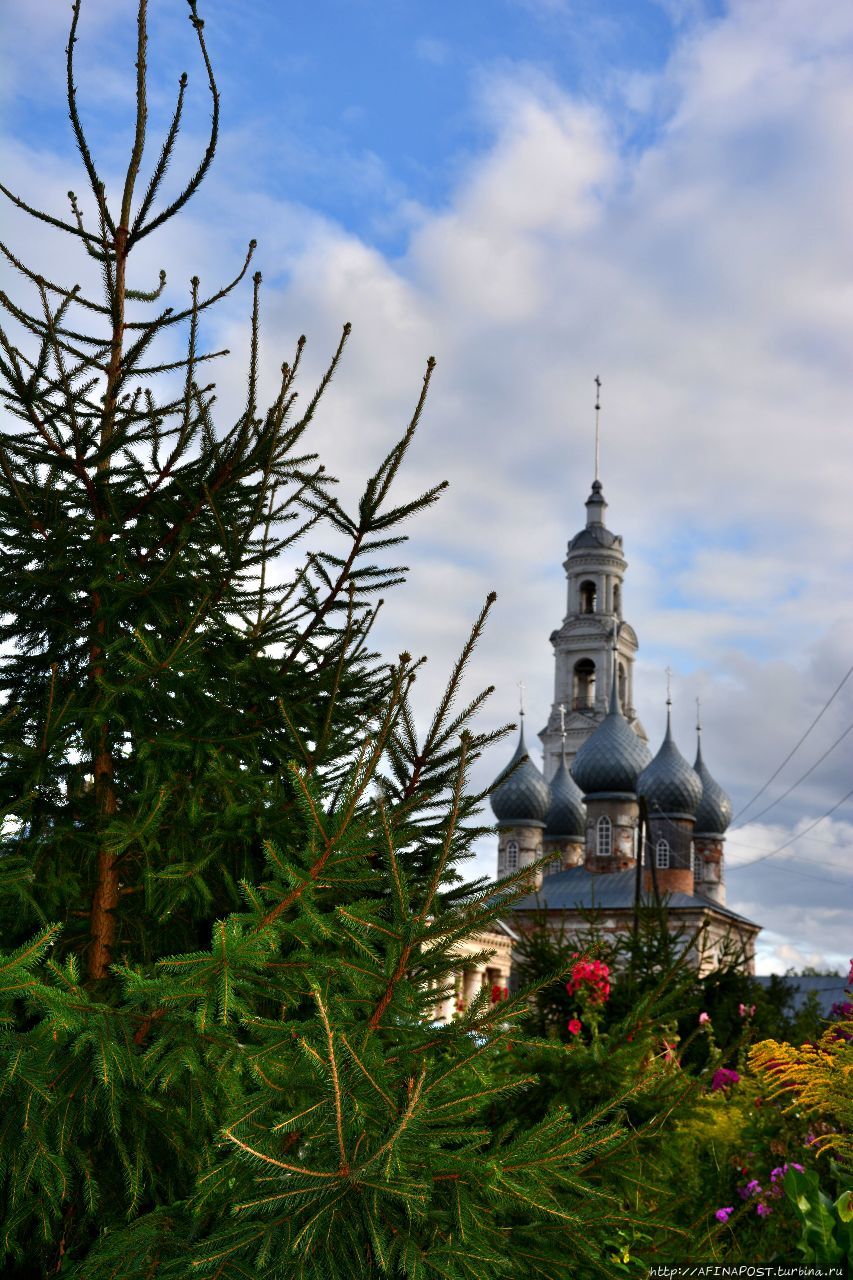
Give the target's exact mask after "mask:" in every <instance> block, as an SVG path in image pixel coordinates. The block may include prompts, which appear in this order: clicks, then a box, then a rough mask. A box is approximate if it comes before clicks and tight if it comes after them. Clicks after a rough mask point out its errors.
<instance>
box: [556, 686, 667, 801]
mask: <svg viewBox="0 0 853 1280" xmlns="http://www.w3.org/2000/svg"><path fill="white" fill-rule="evenodd" d="M651 758H652V753H651V752H650V751H649V749H648V747H647V746H646V744H645V742H643V740H642V738H638V737H637V735H636V733H635V732H634V730H633V729H632V728H631V726H630V725H629V724H628V721H627V720H626V719H625V717H624V716H623V715H622V712H621V711H620V709H619V694H618V692H617V690H616V663H615V662H614V664H613V687H612V689H611V692H610V711H609V712H608V714H607V715H606V716H605V717H604V719H603V720H602V722H601V724H600V725H599V726H598V728H597V729H596V731H595V733H593V734H591V735H590V737H588V738H587V740H586V742H585V743H584V744H583V746H582V747H581V748H580V750H579V751H578V753H577V755H576V756H575V758H574V760H573V762H572V777H573V778H574V780H575V782H576V783H577V784H578V786H579V787H580V789H581V791H582V792H583V793H584V795H586V796H590V795H601V794H607V793H611V794H612V793H614V792H615V793H617V794H619V793H623V794H627V795H634V794H635V793H636V787H637V778H638V777H639V776H640V774H641V773H642V772H643V770H644V769H645V767H646V765H647V764H648V763H649V762H650V760H651Z"/></svg>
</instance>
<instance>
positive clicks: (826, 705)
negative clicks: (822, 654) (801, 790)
mask: <svg viewBox="0 0 853 1280" xmlns="http://www.w3.org/2000/svg"><path fill="white" fill-rule="evenodd" d="M851 675H853V667H849V668H848V670H847V674H846V675H845V676H844V677H843V679H842V680H841V683H840V684H838V685H837V686H836V688H835V690H834V692H833V693H832V694H831V695H830V696H829V698H828V699H827V700H826V702H825V703H824V704H823V706H822V707H821V709H820V711H819V712H818V713H817V715H816V716H815V718H814V720H812V722H811V724H810V725H809V727H808V729H806V731H805V733H804V734H803V736H802V737H801V738H800V739H799V741H798V742H796V743H795V744H794V746H793V747H792V748H791V750H790V751H789V752H788V754H787V755H786V756H785V759H784V760H783V761H782V763H781V764H780V765H779V768H778V769H777V770H776V772H775V773H773V774H771V775H770V777H769V778H768V779H767V781H766V782H765V784H764V786H763V787H761V788H760V789H759V790H758V791H756V793H755V795H754V796H753V797H752V799H751V800H748V801H747V803H746V804H745V805H744V806H743V808H742V809H739V810H738V812H737V813H736V814H735V816H734V818H733V819H732V822H736V821H737V819H738V818H739V817H740V816H741V814H743V813H746V811H747V809H749V808H750V806H751V805H753V804H754V803H755V801H756V800H757V799H758V797H759V796H763V795H764V792H765V791H766V790H767V788H768V787H769V786H770V783H771V782H774V781H775V779H776V778H778V777H779V774H780V773H781V772H782V770H783V769H784V768H785V765H786V764H787V763H788V761H789V760H790V759H791V757H792V756H793V755H795V754H796V752H797V751H799V749H800V747H801V746H802V745H803V743H804V742H805V740H806V738H807V737H808V736H809V734H810V733H811V731H812V729H813V728H814V727H815V725H816V724H817V722H818V721H819V720H820V718H821V717H822V716H823V714H824V712H826V711H827V710H828V709H829V707H831V706H832V703H833V702H834V701H835V699H836V698H837V697H838V695H839V693H840V692H841V690H842V689H843V688H844V686H845V684H846V683H847V681H848V680H849V679H850V677H851Z"/></svg>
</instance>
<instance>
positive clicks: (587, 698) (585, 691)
mask: <svg viewBox="0 0 853 1280" xmlns="http://www.w3.org/2000/svg"><path fill="white" fill-rule="evenodd" d="M594 707H595V663H594V662H593V660H592V658H581V659H580V661H579V662H576V663H575V669H574V674H573V678H572V710H573V711H592V710H593V709H594Z"/></svg>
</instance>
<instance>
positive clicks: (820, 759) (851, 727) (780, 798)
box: [741, 667, 853, 826]
mask: <svg viewBox="0 0 853 1280" xmlns="http://www.w3.org/2000/svg"><path fill="white" fill-rule="evenodd" d="M851 670H853V667H851ZM848 674H849V672H848ZM845 679H846V676H845ZM839 687H840V686H839ZM828 705H829V704H828V703H827V706H828ZM825 710H826V707H824V711H825ZM821 714H823V712H821ZM851 731H853V724H849V725H848V726H847V728H846V729H845V730H844V732H843V733H842V734H841V736H840V737H838V738H836V739H835V741H834V742H833V744H832V746H831V747H827V749H826V751H824V753H823V755H822V756H819V757H818V758H817V760H815V762H814V764H813V765H812V766H811V768H810V769H806V771H805V773H804V774H801V776H800V777H799V778H797V781H796V782H792V783H791V785H790V787H788V790H787V791H783V792H782V794H781V796H777V797H776V799H775V800H771V802H770V804H768V805H765V807H764V808H763V809H759V811H758V813H754V814H753V815H752V817H751V818H747V820H746V822H744V823H741V826H747V825H748V824H749V823H750V822H757V821H758V819H759V818H763V817H764V815H765V813H769V812H770V810H771V809H775V807H776V805H777V804H781V803H782V801H783V800H785V799H787V797H788V796H789V795H790V794H791V792H792V791H795V790H796V788H797V787H798V786H799V785H800V783H801V782H805V780H806V778H808V777H809V776H810V775H811V774H813V773H814V771H815V769H816V768H817V767H818V765H819V764H823V762H824V760H825V759H826V757H827V756H828V755H830V754H831V753H832V752H833V751H834V750H835V748H836V747H837V746H839V744H840V743H842V742H843V741H844V739H845V738H846V737H847V735H848V733H850V732H851ZM790 758H791V757H790V756H789V757H788V759H789V760H790ZM781 767H782V766H781V765H780V768H781ZM777 772H778V770H777ZM771 781H772V779H771ZM759 794H760V793H759ZM752 799H753V800H755V799H757V796H753V797H752ZM749 803H750V804H752V800H750V802H749ZM746 808H747V809H748V808H749V805H747V806H746ZM741 813H743V809H741Z"/></svg>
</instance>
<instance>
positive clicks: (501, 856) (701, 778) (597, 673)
mask: <svg viewBox="0 0 853 1280" xmlns="http://www.w3.org/2000/svg"><path fill="white" fill-rule="evenodd" d="M596 388H597V389H599V388H600V382H599V379H597V378H596ZM599 410H600V403H599V396H598V394H596V402H595V428H596V442H595V474H594V479H593V482H592V487H591V490H590V492H589V497H588V498H587V500H586V523H585V524H584V527H583V528H582V529H581V530H580V531H579V532H578V533H576V534H575V535H574V537H573V538H571V539H570V540H569V544H568V550H567V553H566V557H565V561H564V566H563V567H564V569H565V572H566V592H567V593H566V614H565V617H564V619H563V622H562V625H561V626H560V628H559V629H558V630H557V631H554V632H553V633H552V635H551V644H552V646H553V650H554V701H553V704H552V707H551V712H550V715H549V717H548V721H547V724H546V725H545V727H544V728H543V729H542V731H541V732H540V734H539V738H540V741H541V743H542V761H541V770H540V768H537V765H538V764H539V758H538V757H537V759H536V761H535V762H534V760H532V759H531V758H530V755H529V753H528V749H527V745H526V743H525V739H524V707H523V706H522V708H521V715H522V721H521V723H522V728H521V730H520V732H519V736H518V744H517V746H516V750H515V753H514V755H513V757H512V759H511V760H510V762H509V764H508V765H507V766H506V767H505V768H504V769H503V770H502V771H501V773H500V774H499V775H498V777H497V778H496V779H495V782H494V784H493V787H492V790H491V801H492V808H493V810H494V814H495V819H496V826H497V830H498V867H497V875H498V879H499V880H502V879H505V878H506V877H507V876H511V875H518V873H523V874H522V875H520V876H519V880H520V881H521V883H522V885H523V888H522V895H521V896H519V895H517V894H513V895H511V901H510V900H508V899H506V898H504V899H503V901H504V902H505V906H506V911H507V917H506V920H505V921H500V922H498V923H499V924H500V929H498V928H497V927H496V929H495V931H494V946H495V948H496V949H497V948H499V947H500V946H501V945H505V941H506V937H507V936H509V938H510V939H511V941H512V956H513V964H514V963H515V956H516V955H517V951H516V947H517V945H518V942H519V938H518V933H517V932H516V931H521V932H522V933H525V932H527V931H528V930H530V929H534V928H538V927H540V925H541V924H542V923H543V922H544V923H545V926H546V927H547V928H548V929H549V930H554V932H555V934H556V936H558V937H560V938H563V937H570V938H572V939H574V940H579V939H581V938H583V937H586V936H589V935H591V934H592V935H593V936H596V937H597V936H599V935H600V934H602V933H603V934H605V935H610V936H614V937H615V936H618V935H620V934H621V935H624V934H626V933H628V932H630V931H634V930H636V928H637V925H638V921H639V909H640V906H641V905H642V904H646V905H650V904H652V903H654V901H655V900H656V899H658V898H663V899H665V900H666V903H667V909H666V913H665V915H663V916H662V921H663V922H665V926H666V928H667V929H669V931H670V932H671V933H672V935H673V936H674V937H690V938H692V939H693V942H691V944H690V946H689V948H688V952H687V956H688V959H689V963H690V964H691V965H693V966H694V967H695V969H696V971H697V972H698V973H700V974H707V973H710V972H712V971H713V969H714V968H715V967H716V966H717V965H718V964H719V963H720V962H721V961H724V960H727V959H729V958H730V957H731V954H732V948H733V947H734V948H736V949H737V954H738V961H737V963H738V967H739V968H741V969H742V970H743V971H744V972H746V973H754V971H755V940H756V938H757V936H758V933H759V932H760V927H759V926H758V925H757V924H756V923H755V922H754V921H752V920H749V919H747V918H746V917H745V916H742V915H739V914H738V913H737V912H736V911H733V910H732V909H731V907H729V906H727V904H726V898H725V884H724V877H723V866H724V844H725V835H726V831H727V830H728V828H729V825H730V823H731V821H732V805H731V802H730V800H729V798H728V796H727V795H726V794H725V792H724V791H723V790H722V788H721V787H720V785H719V784H718V783H717V782H716V780H715V779H714V778H713V777H712V775H711V773H710V772H709V771H708V768H707V766H706V764H705V762H704V759H703V756H702V744H701V739H700V740H699V742H698V744H697V752H696V760H695V763H694V764H693V765H692V766H691V764H690V763H689V762H688V760H687V759H686V758H685V757H684V756H683V755H682V754H681V752H680V751H679V749H678V746H677V745H676V742H675V738H674V735H673V730H672V710H671V708H672V699H671V696H670V687H669V679H668V680H667V697H666V730H665V732H664V735H663V741H662V742H661V743H660V747H659V749H658V750H657V754H656V755H655V756H654V758H652V752H651V751H650V750H649V743H648V739H647V735H646V733H645V730H644V729H643V726H642V725H641V723H640V721H639V719H638V718H637V713H636V711H635V710H634V698H633V681H634V663H635V658H636V654H637V648H638V645H637V637H636V634H635V633H634V631H633V629H632V628H631V626H630V625H629V624H628V622H627V621H626V620H625V617H624V615H623V605H624V601H623V585H624V580H625V572H626V569H627V561H626V560H625V556H624V552H623V547H622V538H621V537H620V536H619V534H616V533H613V532H612V530H611V529H609V528H608V525H607V502H606V500H605V497H604V487H603V485H602V483H601V478H600V475H599V465H598V463H599V457H598V454H599V431H598V426H599ZM667 675H668V676H669V675H670V673H669V672H667ZM521 688H522V689H523V686H521ZM697 731H699V726H698V724H697ZM534 866H535V868H536V869H535V871H534V870H533V867H534ZM526 869H527V870H526ZM501 930H503V933H501ZM489 937H490V941H491V940H492V935H491V934H490V935H489ZM482 943H483V939H482V938H479V937H478V938H477V939H475V940H473V941H472V946H473V945H476V946H478V947H480V946H481V945H482ZM511 980H512V978H511ZM466 981H467V979H466ZM465 990H466V991H467V988H465Z"/></svg>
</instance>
